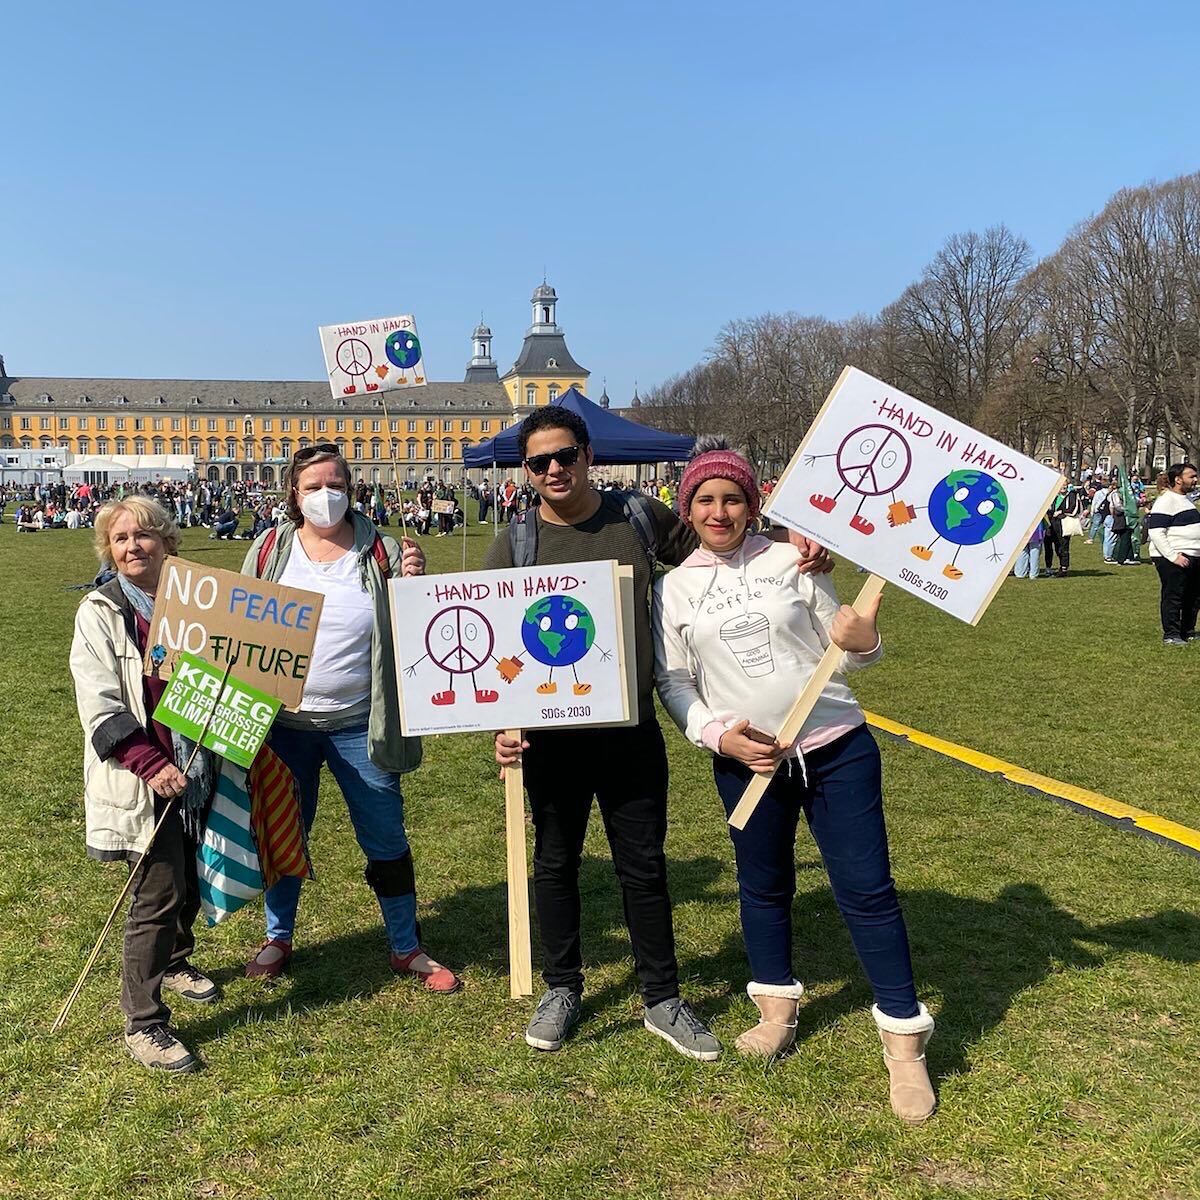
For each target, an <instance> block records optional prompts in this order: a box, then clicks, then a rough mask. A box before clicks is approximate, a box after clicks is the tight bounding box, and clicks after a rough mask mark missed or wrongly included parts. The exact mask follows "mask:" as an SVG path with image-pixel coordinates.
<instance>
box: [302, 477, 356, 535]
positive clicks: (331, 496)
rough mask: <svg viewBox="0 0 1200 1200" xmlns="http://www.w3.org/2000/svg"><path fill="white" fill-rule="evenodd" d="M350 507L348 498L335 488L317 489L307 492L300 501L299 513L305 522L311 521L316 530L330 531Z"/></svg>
mask: <svg viewBox="0 0 1200 1200" xmlns="http://www.w3.org/2000/svg"><path fill="white" fill-rule="evenodd" d="M349 507H350V497H349V496H348V495H347V494H346V493H345V492H339V491H338V490H337V489H336V488H327V487H324V488H319V489H318V490H317V491H315V492H309V493H308V494H307V495H305V496H304V497H303V498H302V499H301V501H300V511H301V512H302V513H303V514H304V519H305V520H306V521H311V522H312V523H313V524H314V525H315V526H316V527H317V528H318V529H330V528H332V527H333V526H334V525H336V524H337V523H338V522H339V521H340V520H342V518H343V517H344V516H345V515H346V509H348V508H349Z"/></svg>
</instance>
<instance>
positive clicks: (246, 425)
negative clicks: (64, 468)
mask: <svg viewBox="0 0 1200 1200" xmlns="http://www.w3.org/2000/svg"><path fill="white" fill-rule="evenodd" d="M13 420H14V418H13V417H11V416H5V417H4V422H3V428H4V430H5V431H10V430H11V429H12V428H13ZM16 420H17V421H18V422H19V424H18V428H19V430H20V432H22V433H24V432H32V430H33V422H34V420H35V418H34V417H31V416H21V417H17V418H16ZM36 420H37V422H38V429H39V431H45V430H53V429H57V430H59V432H63V433H65V432H67V431H68V430H71V429H72V428H74V429H77V430H79V431H80V432H85V431H87V430H89V429H91V428H93V426H92V425H91V424H90V422H92V421H95V426H94V428H95V429H96V430H106V429H108V427H109V425H108V422H109V421H110V420H111V421H112V422H113V425H112V428H113V429H115V430H117V431H118V432H119V431H121V430H124V429H132V430H133V431H134V432H135V433H138V432H141V431H143V430H145V429H146V420H147V418H145V417H111V418H110V417H37V418H36ZM149 420H150V432H152V433H159V432H165V431H166V425H165V423H164V422H166V421H167V420H170V422H171V432H172V433H182V432H183V422H184V418H183V417H170V418H168V417H151V418H149ZM200 420H201V418H199V417H188V418H187V423H188V432H189V433H199V432H200ZM220 420H221V418H218V417H207V418H205V422H206V432H208V433H216V432H217V430H218V429H219V428H220ZM276 420H278V421H279V432H280V433H290V432H291V430H292V420H293V419H292V418H291V417H280V418H276V417H264V418H260V419H259V421H258V422H257V428H255V421H254V420H253V419H252V418H250V417H247V418H246V419H245V421H243V422H242V434H243V436H245V437H254V436H256V435H259V434H264V433H273V432H274V431H275V422H276ZM55 421H57V425H56V424H55V423H54V422H55ZM224 421H225V432H226V433H236V432H237V428H238V422H237V418H236V417H226V418H224ZM367 422H368V419H367V418H362V419H358V418H354V419H347V418H344V417H335V418H331V419H328V420H326V419H317V420H316V421H315V422H314V421H313V420H312V419H311V418H309V417H300V418H297V419H296V425H297V428H298V430H299V432H300V433H308V432H310V431H311V429H312V427H313V425H314V424H315V426H316V432H317V433H329V432H334V433H347V432H353V433H365V432H367V428H366V427H367ZM456 423H457V425H458V432H460V433H473V432H474V428H473V426H474V423H475V422H474V421H473V420H470V419H466V418H464V419H462V420H458V421H457V422H456V421H454V420H452V419H450V418H448V417H447V418H442V420H441V422H440V424H441V431H442V433H453V432H455V424H456ZM383 424H384V423H383V421H382V420H376V419H371V420H370V426H371V428H370V432H371V433H382V432H383ZM406 424H407V426H408V432H409V433H417V432H418V427H419V426H420V425H421V424H422V421H421V419H419V418H409V420H408V421H407V422H406ZM438 424H439V422H438V420H436V419H434V418H429V417H426V418H424V426H425V430H424V431H425V432H426V433H436V432H437V428H438ZM497 424H498V425H499V428H500V429H507V428H508V422H507V421H499V422H497ZM388 425H389V431H390V432H391V433H399V432H400V422H399V421H397V420H392V421H389V422H388ZM348 426H349V428H348ZM331 427H332V429H331ZM479 430H480V432H481V433H491V432H492V421H491V419H490V418H482V419H480V420H479Z"/></svg>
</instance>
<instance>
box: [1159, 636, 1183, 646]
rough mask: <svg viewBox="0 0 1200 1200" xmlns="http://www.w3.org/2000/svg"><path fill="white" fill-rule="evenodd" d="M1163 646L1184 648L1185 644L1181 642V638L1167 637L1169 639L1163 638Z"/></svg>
mask: <svg viewBox="0 0 1200 1200" xmlns="http://www.w3.org/2000/svg"><path fill="white" fill-rule="evenodd" d="M1163 645H1164V646H1186V645H1187V642H1185V641H1184V640H1183V638H1177V637H1169V638H1163Z"/></svg>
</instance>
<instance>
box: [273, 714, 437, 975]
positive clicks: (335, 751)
mask: <svg viewBox="0 0 1200 1200" xmlns="http://www.w3.org/2000/svg"><path fill="white" fill-rule="evenodd" d="M270 745H271V749H273V750H274V751H275V753H276V754H278V755H279V757H280V758H282V759H283V761H284V762H285V763H286V764H287V766H288V768H289V769H290V770H291V772H292V774H293V775H295V777H296V783H297V784H298V786H299V788H300V810H301V813H302V815H303V817H304V828H305V831H306V832H307V831H308V830H309V829H311V828H312V823H313V818H314V817H315V816H316V815H317V785H318V783H319V782H320V776H321V764H322V763H328V764H329V769H330V770H331V771H332V772H333V777H334V779H336V780H337V784H338V787H340V788H341V789H342V795H343V796H344V797H345V798H346V807H347V808H348V809H349V810H350V821H351V823H352V824H353V825H354V833H355V836H356V837H357V838H358V844H359V845H360V846H361V847H362V851H363V853H364V854H365V855H366V856H367V861H368V863H369V864H370V866H369V867H368V873H370V871H371V870H372V868H373V867H374V866H375V864H380V863H382V864H391V863H395V862H396V861H397V860H407V857H408V854H409V848H408V836H407V835H406V834H405V832H404V798H403V797H402V796H401V794H400V777H399V776H398V775H393V774H391V773H390V772H388V771H381V770H380V769H379V768H378V767H377V766H376V765H375V764H374V763H373V762H372V761H371V760H370V758H369V757H368V755H367V726H366V724H365V723H364V724H362V725H357V726H354V727H353V728H351V729H342V730H339V731H338V732H337V733H312V732H309V731H307V730H299V729H285V728H283V727H282V726H279V725H277V726H276V727H275V728H274V729H273V730H272V731H271V740H270ZM408 877H409V878H410V879H411V873H410V874H409V876H408ZM301 882H302V881H301V880H299V879H296V878H295V877H294V876H285V877H284V878H283V879H281V880H280V881H279V882H278V883H277V884H275V886H274V887H272V888H269V889H268V890H267V894H266V898H265V903H266V910H267V937H268V938H278V939H279V940H280V941H285V942H290V941H291V940H292V934H293V933H294V931H295V927H296V908H297V907H298V905H299V903H300V884H301ZM384 890H386V891H388V892H390V891H393V890H396V889H395V888H393V887H388V888H386V889H384ZM376 895H377V897H378V900H379V908H380V911H381V912H382V913H383V923H384V925H385V926H386V928H387V934H388V941H389V943H390V944H391V948H392V950H394V951H395V952H396V953H397V954H408V953H410V952H411V951H413V950H415V949H416V948H417V898H416V895H415V893H414V892H413V891H412V890H411V889H410V890H409V891H407V892H406V893H404V894H401V895H387V894H383V893H382V891H381V890H379V889H377V891H376Z"/></svg>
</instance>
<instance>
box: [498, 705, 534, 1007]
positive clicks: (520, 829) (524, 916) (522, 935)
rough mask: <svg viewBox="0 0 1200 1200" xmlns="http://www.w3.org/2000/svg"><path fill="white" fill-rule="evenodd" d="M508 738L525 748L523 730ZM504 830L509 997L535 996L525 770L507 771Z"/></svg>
mask: <svg viewBox="0 0 1200 1200" xmlns="http://www.w3.org/2000/svg"><path fill="white" fill-rule="evenodd" d="M505 736H507V737H510V738H513V739H514V740H515V741H516V743H517V745H520V744H521V730H519V729H507V730H505ZM504 830H505V842H506V843H507V846H508V994H509V995H510V996H511V997H512V998H513V999H514V1000H516V999H519V998H520V997H521V996H532V995H533V950H532V945H531V938H530V933H529V867H528V865H527V863H526V860H525V770H524V768H523V767H522V766H521V764H520V763H519V762H518V763H517V765H516V766H513V767H505V768H504Z"/></svg>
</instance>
